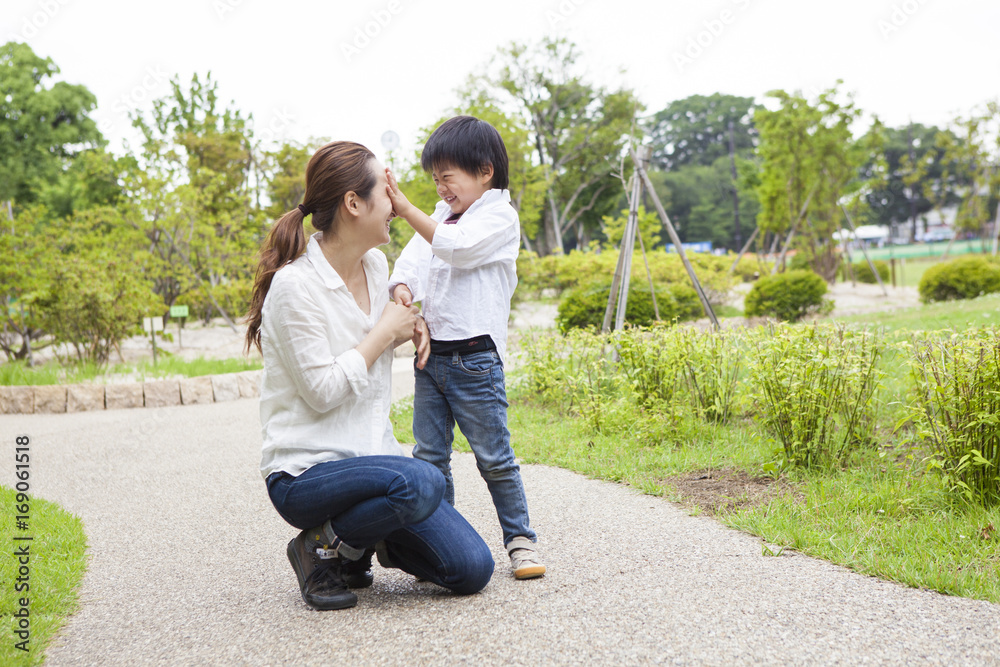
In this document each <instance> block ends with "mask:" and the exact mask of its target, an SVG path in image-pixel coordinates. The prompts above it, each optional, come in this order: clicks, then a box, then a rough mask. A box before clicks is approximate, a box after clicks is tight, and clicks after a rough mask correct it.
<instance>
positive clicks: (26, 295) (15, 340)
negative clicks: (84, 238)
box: [0, 205, 58, 363]
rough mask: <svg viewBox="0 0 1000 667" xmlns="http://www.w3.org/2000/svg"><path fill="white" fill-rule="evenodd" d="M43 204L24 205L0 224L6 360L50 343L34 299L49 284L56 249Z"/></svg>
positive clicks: (1, 342) (0, 340) (1, 340)
mask: <svg viewBox="0 0 1000 667" xmlns="http://www.w3.org/2000/svg"><path fill="white" fill-rule="evenodd" d="M45 216H46V211H45V209H44V207H41V206H37V205H36V206H26V207H23V208H21V209H20V211H19V212H18V213H16V214H15V216H14V218H13V219H11V220H9V221H6V222H5V223H4V224H3V225H2V226H0V255H2V256H3V257H4V258H6V260H7V261H4V262H0V307H2V308H3V313H2V319H3V331H2V333H0V349H2V350H3V352H4V354H6V355H7V360H8V361H10V360H12V359H26V360H28V362H29V363H31V358H32V353H33V352H34V351H37V350H41V349H43V348H45V347H47V346H48V345H50V344H51V341H44V342H43V338H44V336H45V335H46V331H45V329H44V326H43V323H42V321H41V319H40V317H39V310H38V308H37V306H36V303H35V302H36V300H37V298H38V296H39V294H40V293H41V292H42V291H43V290H44V289H45V287H46V285H47V284H48V279H49V275H50V267H51V264H52V262H53V261H54V258H55V256H56V255H58V250H57V249H56V248H55V247H54V246H53V244H52V243H51V242H50V240H49V238H48V237H47V236H46V235H44V234H42V233H40V230H41V229H44V226H43V222H42V221H43V219H44V218H45Z"/></svg>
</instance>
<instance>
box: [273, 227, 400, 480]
mask: <svg viewBox="0 0 1000 667" xmlns="http://www.w3.org/2000/svg"><path fill="white" fill-rule="evenodd" d="M318 237H319V234H318V233H317V234H314V235H313V236H312V237H311V238H310V239H309V243H308V244H307V247H306V252H305V254H304V255H302V256H301V257H299V258H298V259H296V260H295V261H294V262H291V263H290V264H287V265H285V266H284V267H282V268H281V269H280V270H279V271H278V272H277V273H275V274H274V278H273V280H272V281H271V288H270V290H268V293H267V298H266V299H265V300H264V307H263V310H262V322H261V348H262V349H263V353H264V373H263V377H262V379H261V389H260V421H261V425H262V430H263V439H264V447H263V453H262V457H261V463H260V471H261V474H262V475H263V476H264V477H265V478H266V477H267V476H268V475H270V474H271V473H272V472H275V471H279V470H281V471H285V472H287V473H289V474H291V475H299V474H300V473H302V472H303V471H305V470H307V469H309V468H311V467H312V466H314V465H316V464H317V463H323V462H325V461H335V460H339V459H346V458H352V457H355V456H367V455H373V454H393V455H402V453H403V450H402V448H400V446H399V443H398V442H396V438H395V436H394V435H393V433H392V425H391V423H390V422H389V407H390V390H389V389H390V382H391V378H392V348H391V347H390V348H389V349H387V350H386V351H385V352H384V353H382V355H381V356H380V357H379V358H378V360H377V361H376V362H375V363H374V364H373V365H372V367H371V368H370V369H368V368H366V364H365V360H364V357H362V356H361V353H360V352H358V351H357V350H355V349H354V348H355V347H356V346H357V345H358V344H360V343H361V341H362V340H363V339H364V337H365V336H366V335H368V333H369V332H370V331H371V330H372V327H374V326H375V323H376V322H378V320H379V318H380V317H381V316H382V311H383V310H384V309H385V306H386V304H387V303H388V302H389V290H388V273H389V267H388V263H387V262H386V258H385V255H383V254H382V252H381V251H380V250H375V249H372V250H369V251H368V252H367V253H366V254H365V255H364V257H363V258H362V263H363V264H364V269H365V275H366V277H367V280H368V294H369V297H370V299H371V314H370V315H365V313H364V312H363V311H362V310H361V308H359V307H358V305H357V303H356V302H355V300H354V297H353V295H351V293H350V292H349V291H348V290H347V286H346V285H345V284H344V281H343V280H342V279H341V278H340V276H339V275H338V274H337V272H336V271H335V270H334V269H333V267H332V266H330V263H329V262H328V261H327V259H326V257H325V256H324V255H323V251H322V249H320V247H319V241H318Z"/></svg>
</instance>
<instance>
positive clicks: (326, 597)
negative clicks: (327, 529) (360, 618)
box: [286, 529, 358, 610]
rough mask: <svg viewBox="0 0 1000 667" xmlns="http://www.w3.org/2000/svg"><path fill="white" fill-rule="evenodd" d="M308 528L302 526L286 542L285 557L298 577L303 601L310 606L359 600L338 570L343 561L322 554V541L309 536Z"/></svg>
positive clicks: (350, 603) (335, 605) (328, 606)
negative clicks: (348, 587)
mask: <svg viewBox="0 0 1000 667" xmlns="http://www.w3.org/2000/svg"><path fill="white" fill-rule="evenodd" d="M315 532H316V531H315V529H313V530H311V531H307V530H303V531H302V532H301V533H299V534H298V536H297V537H295V538H294V539H292V541H291V542H289V543H288V549H287V550H286V553H287V554H288V561H289V562H290V563H291V564H292V569H293V570H295V576H296V577H298V579H299V590H300V591H301V593H302V601H303V602H305V603H306V604H307V605H309V606H310V607H312V608H313V609H319V610H328V609H347V608H348V607H353V606H354V605H356V604H357V603H358V596H357V595H355V594H354V593H352V592H351V591H349V590H347V584H346V582H345V581H344V576H343V574H342V572H341V570H342V568H343V563H342V561H341V559H340V558H338V557H337V556H333V557H330V558H322V557H321V554H322V553H323V552H325V551H326V550H325V548H324V546H323V545H322V544H320V543H319V542H317V541H316V540H314V539H311V536H310V533H315Z"/></svg>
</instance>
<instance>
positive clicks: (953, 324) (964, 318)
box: [833, 294, 1000, 332]
mask: <svg viewBox="0 0 1000 667" xmlns="http://www.w3.org/2000/svg"><path fill="white" fill-rule="evenodd" d="M833 319H835V320H836V321H838V322H845V323H851V324H862V325H873V326H879V327H884V328H885V330H886V331H887V332H893V331H936V330H939V329H955V330H959V329H967V328H969V327H976V326H988V325H996V324H1000V294H987V295H985V296H981V297H979V298H976V299H966V300H962V301H946V302H937V303H931V304H926V305H922V306H915V307H913V308H905V309H901V310H895V311H888V312H880V313H865V314H863V315H852V316H849V317H837V318H833Z"/></svg>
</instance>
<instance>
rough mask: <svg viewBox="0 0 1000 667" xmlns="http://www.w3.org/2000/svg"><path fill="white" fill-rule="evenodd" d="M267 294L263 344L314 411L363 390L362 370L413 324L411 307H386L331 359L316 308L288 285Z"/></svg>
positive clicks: (321, 315)
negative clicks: (353, 342) (362, 334)
mask: <svg viewBox="0 0 1000 667" xmlns="http://www.w3.org/2000/svg"><path fill="white" fill-rule="evenodd" d="M269 296H270V297H271V298H270V299H269V303H268V304H267V306H266V310H265V316H264V327H265V329H266V332H267V333H268V334H269V336H268V338H270V341H269V344H270V345H271V348H272V349H273V351H274V353H275V354H277V356H278V358H279V359H280V360H281V364H282V366H284V367H285V369H286V371H287V373H288V375H289V377H290V378H291V380H292V382H293V383H294V385H295V389H296V392H297V393H298V394H299V395H300V396H301V397H302V399H303V400H304V401H305V402H306V403H307V404H308V405H309V407H311V408H312V409H314V410H316V411H317V412H327V411H329V410H331V409H333V408H335V407H336V406H337V405H339V404H341V403H342V402H344V401H345V400H347V399H348V398H350V397H351V396H354V395H357V394H360V393H361V392H363V391H364V390H365V389H366V388H367V387H368V369H369V368H371V366H372V364H374V363H375V361H376V360H377V359H378V358H379V357H380V356H381V355H382V353H383V352H385V350H386V349H387V348H388V347H389V346H390V345H392V343H393V341H395V340H396V339H397V338H400V337H403V336H406V337H410V336H412V335H413V327H414V324H415V322H416V315H415V314H414V313H415V310H416V309H410V308H407V307H405V306H400V305H397V304H394V303H388V304H386V307H385V310H384V311H383V313H382V316H381V317H380V318H379V321H378V322H377V323H376V324H375V326H374V327H373V328H372V330H371V331H370V332H368V334H367V335H366V336H365V337H364V338H363V339H362V340H360V341H358V344H357V345H356V346H355V347H354V348H350V349H346V350H345V351H344V352H343V353H341V354H338V355H335V354H334V353H333V352H332V351H331V349H330V334H329V332H328V331H327V330H326V327H327V326H328V324H327V322H328V321H329V320H328V317H327V315H328V313H326V312H325V311H324V309H323V308H322V307H321V306H320V304H318V303H316V302H315V301H313V300H312V299H310V298H308V296H307V295H306V293H305V292H304V291H303V290H301V289H298V286H297V285H295V284H294V283H292V284H288V285H285V284H280V283H279V284H277V285H272V294H270V295H269ZM348 344H350V342H349V341H348ZM265 358H266V357H265Z"/></svg>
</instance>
